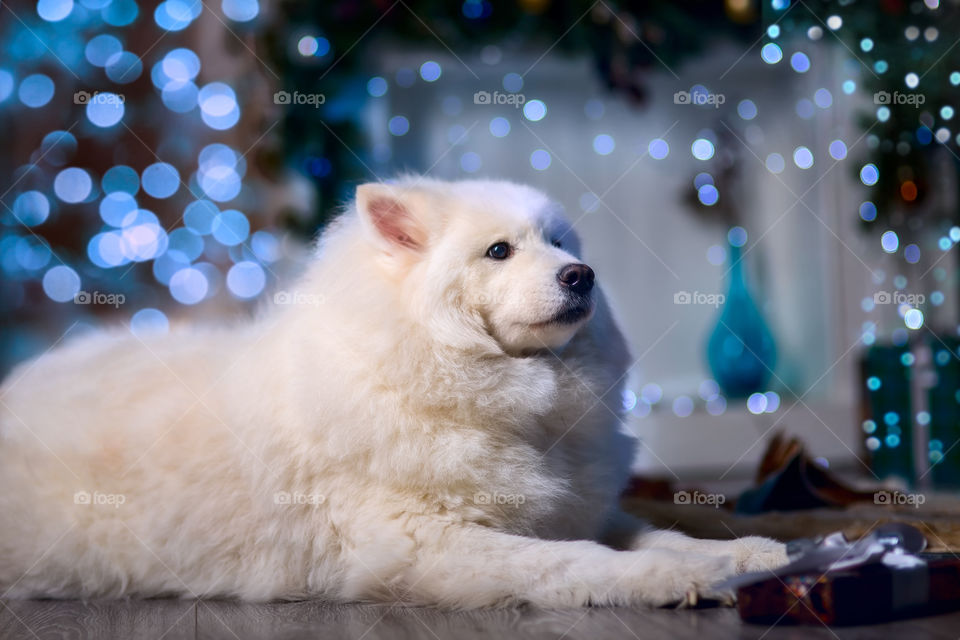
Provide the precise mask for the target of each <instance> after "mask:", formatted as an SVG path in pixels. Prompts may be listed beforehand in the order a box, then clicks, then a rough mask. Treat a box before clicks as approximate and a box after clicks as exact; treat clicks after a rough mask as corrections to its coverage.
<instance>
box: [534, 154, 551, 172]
mask: <svg viewBox="0 0 960 640" xmlns="http://www.w3.org/2000/svg"><path fill="white" fill-rule="evenodd" d="M552 162H553V158H551V157H550V152H549V151H547V150H546V149H537V150H536V151H534V152H533V153H531V154H530V166H531V167H533V168H534V169H536V170H537V171H546V170H547V169H549V168H550V164H551V163H552Z"/></svg>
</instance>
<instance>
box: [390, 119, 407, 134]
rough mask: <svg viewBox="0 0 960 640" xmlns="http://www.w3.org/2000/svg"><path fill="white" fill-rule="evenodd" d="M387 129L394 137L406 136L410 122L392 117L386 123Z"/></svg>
mask: <svg viewBox="0 0 960 640" xmlns="http://www.w3.org/2000/svg"><path fill="white" fill-rule="evenodd" d="M387 129H388V130H389V131H390V133H391V134H392V135H395V136H403V135H406V134H407V132H408V131H410V121H409V120H407V119H406V118H405V117H404V116H393V117H392V118H390V121H389V122H388V123H387Z"/></svg>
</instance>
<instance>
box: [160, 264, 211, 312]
mask: <svg viewBox="0 0 960 640" xmlns="http://www.w3.org/2000/svg"><path fill="white" fill-rule="evenodd" d="M209 289H210V283H209V281H208V280H207V277H206V276H205V275H204V274H203V272H202V271H200V270H199V269H196V268H194V267H186V268H184V269H180V270H179V271H177V272H176V273H174V274H173V276H171V277H170V295H171V296H173V299H174V300H176V301H177V302H179V303H181V304H188V305H189V304H197V303H198V302H200V301H201V300H203V298H204V297H205V296H206V295H207V292H208V291H209Z"/></svg>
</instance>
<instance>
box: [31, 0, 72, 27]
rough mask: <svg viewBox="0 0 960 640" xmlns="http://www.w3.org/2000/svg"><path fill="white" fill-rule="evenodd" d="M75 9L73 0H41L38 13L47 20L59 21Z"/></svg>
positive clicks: (38, 4)
mask: <svg viewBox="0 0 960 640" xmlns="http://www.w3.org/2000/svg"><path fill="white" fill-rule="evenodd" d="M71 11H73V0H39V1H38V2H37V15H38V16H40V17H41V18H43V19H44V20H46V21H47V22H59V21H61V20H63V19H65V18H66V17H67V16H69V15H70V12H71Z"/></svg>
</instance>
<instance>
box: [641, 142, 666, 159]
mask: <svg viewBox="0 0 960 640" xmlns="http://www.w3.org/2000/svg"><path fill="white" fill-rule="evenodd" d="M647 152H648V153H649V154H650V157H651V158H653V159H654V160H663V159H664V158H666V157H667V155H668V154H669V153H670V145H668V144H667V141H666V140H663V139H661V138H654V139H653V140H651V141H650V144H649V145H647Z"/></svg>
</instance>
